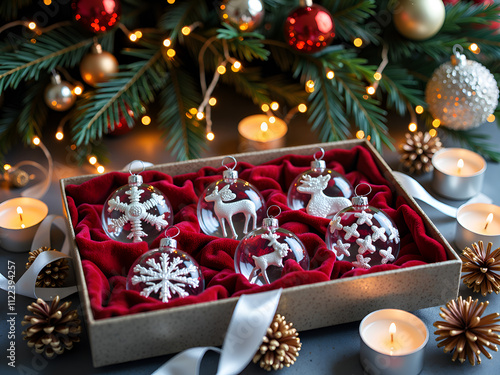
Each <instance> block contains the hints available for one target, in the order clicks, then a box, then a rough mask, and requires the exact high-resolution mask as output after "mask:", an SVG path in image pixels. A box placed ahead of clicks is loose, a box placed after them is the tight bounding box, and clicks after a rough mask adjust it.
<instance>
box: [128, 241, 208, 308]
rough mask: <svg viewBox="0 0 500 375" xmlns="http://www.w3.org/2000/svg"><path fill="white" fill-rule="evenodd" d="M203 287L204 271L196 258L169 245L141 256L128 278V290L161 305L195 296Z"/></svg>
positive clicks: (131, 268)
mask: <svg viewBox="0 0 500 375" xmlns="http://www.w3.org/2000/svg"><path fill="white" fill-rule="evenodd" d="M204 288H205V281H204V279H203V275H202V272H201V268H200V266H199V265H198V263H197V262H196V261H195V260H194V258H193V257H191V256H190V255H189V254H187V253H185V252H184V251H181V250H178V249H177V248H175V247H170V246H160V248H159V249H153V250H150V251H148V252H146V253H144V254H143V255H141V256H140V257H139V258H138V259H137V260H136V261H135V262H134V264H133V265H132V267H130V271H129V272H128V275H127V290H135V291H137V292H139V293H140V294H141V295H142V296H145V297H152V298H156V299H157V300H160V301H162V302H169V301H171V300H173V299H176V298H184V297H187V296H194V295H197V294H200V293H201V292H202V291H203V290H204Z"/></svg>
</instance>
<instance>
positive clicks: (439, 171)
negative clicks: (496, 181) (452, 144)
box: [432, 148, 486, 200]
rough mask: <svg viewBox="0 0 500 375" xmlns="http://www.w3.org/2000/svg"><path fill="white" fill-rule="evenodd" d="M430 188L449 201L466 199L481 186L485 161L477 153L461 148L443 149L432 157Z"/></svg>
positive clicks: (474, 193) (478, 190)
mask: <svg viewBox="0 0 500 375" xmlns="http://www.w3.org/2000/svg"><path fill="white" fill-rule="evenodd" d="M432 165H433V167H434V172H433V179H432V187H433V188H434V190H435V191H436V192H437V193H439V194H440V195H442V196H444V197H446V198H450V199H457V200H461V199H467V198H470V197H472V196H474V195H476V194H478V193H479V192H480V191H481V189H482V186H483V179H484V171H485V170H486V161H485V160H484V159H483V158H482V157H481V156H480V155H479V154H477V153H475V152H473V151H470V150H466V149H463V148H445V149H442V150H439V151H438V152H436V153H435V154H434V156H433V157H432Z"/></svg>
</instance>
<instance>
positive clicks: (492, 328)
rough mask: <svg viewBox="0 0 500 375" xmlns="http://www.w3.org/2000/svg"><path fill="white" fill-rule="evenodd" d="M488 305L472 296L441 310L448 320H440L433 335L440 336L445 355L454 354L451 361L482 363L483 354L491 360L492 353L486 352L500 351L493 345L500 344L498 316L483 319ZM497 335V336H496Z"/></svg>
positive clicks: (449, 304) (492, 315)
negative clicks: (481, 356) (481, 355)
mask: <svg viewBox="0 0 500 375" xmlns="http://www.w3.org/2000/svg"><path fill="white" fill-rule="evenodd" d="M488 304H489V302H488V301H486V302H481V303H479V301H478V300H477V299H476V300H474V301H472V297H469V298H467V299H466V300H464V299H462V297H461V296H459V297H458V299H457V300H451V301H450V302H448V303H447V304H446V307H447V309H446V308H444V307H441V311H442V312H441V313H440V314H439V315H440V316H441V317H442V318H443V319H444V320H445V321H444V322H443V321H437V322H435V323H434V327H436V328H437V329H438V330H437V331H435V332H434V334H436V335H439V337H437V338H436V341H439V343H438V348H440V347H444V352H445V353H448V352H453V357H452V360H453V361H455V360H457V358H458V360H459V361H460V362H461V363H463V362H465V360H466V359H467V357H468V359H469V362H470V364H471V365H473V366H474V365H475V363H476V361H477V363H478V364H481V358H480V354H481V353H483V354H484V355H485V356H486V357H487V358H488V359H491V354H490V353H489V352H488V351H487V349H490V350H494V351H498V348H497V346H496V345H494V344H500V335H498V334H497V333H498V332H500V325H499V324H497V323H498V322H500V319H499V316H500V314H499V313H493V314H490V315H486V316H484V317H481V315H482V314H483V313H484V310H485V309H486V307H487V306H488ZM496 332H497V333H496Z"/></svg>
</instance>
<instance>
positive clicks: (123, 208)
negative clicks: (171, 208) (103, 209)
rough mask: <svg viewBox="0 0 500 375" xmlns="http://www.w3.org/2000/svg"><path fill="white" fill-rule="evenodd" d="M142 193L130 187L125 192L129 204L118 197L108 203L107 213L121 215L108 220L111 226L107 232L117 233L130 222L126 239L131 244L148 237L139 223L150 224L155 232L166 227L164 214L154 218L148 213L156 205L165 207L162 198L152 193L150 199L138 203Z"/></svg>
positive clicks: (140, 190) (134, 187)
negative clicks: (131, 241)
mask: <svg viewBox="0 0 500 375" xmlns="http://www.w3.org/2000/svg"><path fill="white" fill-rule="evenodd" d="M142 193H144V190H143V189H139V187H138V186H131V187H130V190H127V191H126V192H125V194H127V195H128V196H129V199H130V203H125V202H120V197H116V198H113V199H110V200H109V201H108V205H109V207H108V212H112V211H120V212H123V215H122V216H120V217H119V218H118V219H110V220H111V224H109V225H108V230H109V231H110V232H111V233H113V232H114V233H119V232H120V231H121V230H122V229H123V226H124V225H125V224H127V223H128V222H130V223H131V224H132V228H131V230H130V233H129V234H128V235H127V238H128V239H131V238H132V239H133V242H141V241H142V238H141V237H147V236H148V235H147V233H146V232H144V231H143V230H142V223H141V221H144V222H146V223H149V224H151V225H152V226H154V227H155V228H156V230H157V231H161V230H162V229H164V228H166V227H167V225H168V222H167V221H166V220H165V219H164V215H165V214H164V213H163V214H161V215H159V216H155V215H152V214H150V213H149V212H148V210H149V209H151V208H153V207H155V206H156V205H160V206H164V205H165V199H164V198H163V196H161V195H159V194H156V193H152V194H151V198H150V199H148V200H147V201H146V202H140V198H141V195H142Z"/></svg>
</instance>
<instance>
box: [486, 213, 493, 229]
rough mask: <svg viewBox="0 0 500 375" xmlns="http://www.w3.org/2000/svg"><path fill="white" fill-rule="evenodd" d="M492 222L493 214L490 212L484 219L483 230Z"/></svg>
mask: <svg viewBox="0 0 500 375" xmlns="http://www.w3.org/2000/svg"><path fill="white" fill-rule="evenodd" d="M492 221H493V212H490V214H489V215H488V217H487V218H486V225H485V226H484V230H486V229H488V225H490V223H491V222H492Z"/></svg>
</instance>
